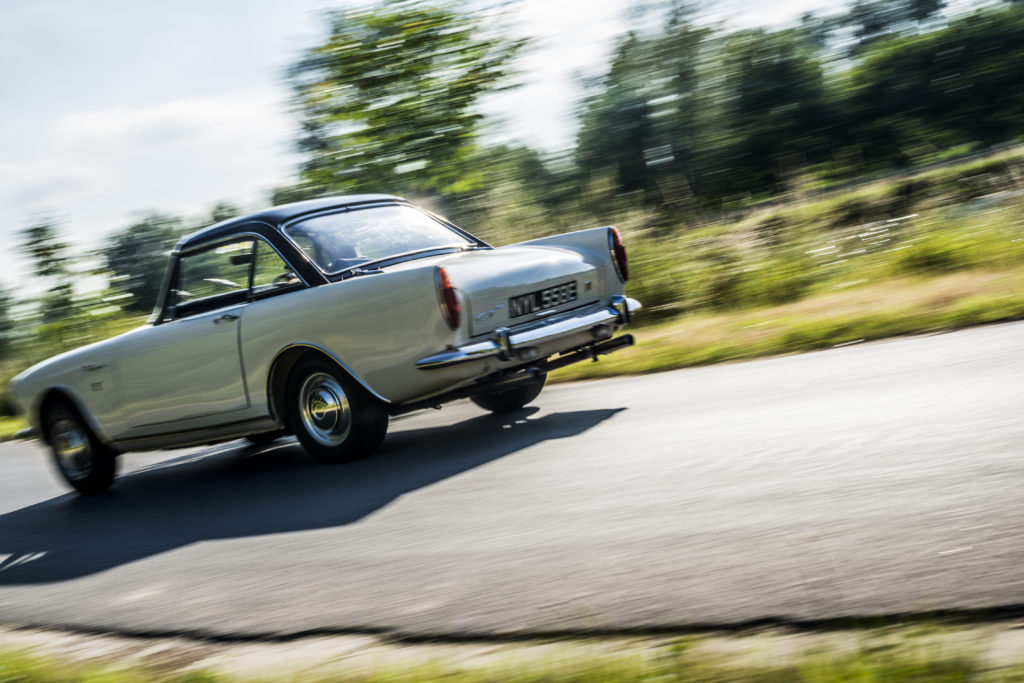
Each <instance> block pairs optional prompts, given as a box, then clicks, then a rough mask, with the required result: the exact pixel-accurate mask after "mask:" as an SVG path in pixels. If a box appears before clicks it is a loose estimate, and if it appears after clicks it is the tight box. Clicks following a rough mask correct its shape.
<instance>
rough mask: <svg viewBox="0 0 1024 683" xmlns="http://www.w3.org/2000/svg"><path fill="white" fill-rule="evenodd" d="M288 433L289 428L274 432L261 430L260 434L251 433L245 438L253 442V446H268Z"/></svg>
mask: <svg viewBox="0 0 1024 683" xmlns="http://www.w3.org/2000/svg"><path fill="white" fill-rule="evenodd" d="M286 434H288V430H287V429H277V430H275V431H273V432H260V433H259V434H249V435H248V436H246V437H245V440H246V441H248V442H249V443H251V444H252V445H253V446H266V445H268V444H271V443H273V442H275V441H277V440H278V439H280V438H281V437H282V436H285V435H286Z"/></svg>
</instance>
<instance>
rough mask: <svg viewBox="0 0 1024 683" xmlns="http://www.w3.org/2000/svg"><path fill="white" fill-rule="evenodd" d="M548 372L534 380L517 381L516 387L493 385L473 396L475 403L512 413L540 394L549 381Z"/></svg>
mask: <svg viewBox="0 0 1024 683" xmlns="http://www.w3.org/2000/svg"><path fill="white" fill-rule="evenodd" d="M547 378H548V375H547V373H546V372H545V373H542V374H540V375H538V376H537V377H536V378H534V379H532V380H527V381H523V382H521V383H517V384H516V385H515V386H514V387H509V388H506V389H501V388H498V387H492V388H490V389H485V390H483V391H481V392H480V393H479V394H476V395H475V396H473V397H472V401H473V403H475V404H477V405H478V406H480V407H481V408H483V409H484V410H489V411H491V412H492V413H510V412H512V411H513V410H519V409H520V408H522V407H523V406H525V405H526V404H527V403H529V402H530V401H532V400H533V399H535V398H537V397H538V396H540V392H541V390H542V389H543V388H544V382H546V381H547Z"/></svg>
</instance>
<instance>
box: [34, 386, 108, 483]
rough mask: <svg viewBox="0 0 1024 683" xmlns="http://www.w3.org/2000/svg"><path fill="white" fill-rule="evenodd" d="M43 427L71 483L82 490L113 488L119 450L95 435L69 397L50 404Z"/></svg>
mask: <svg viewBox="0 0 1024 683" xmlns="http://www.w3.org/2000/svg"><path fill="white" fill-rule="evenodd" d="M43 429H44V430H45V431H46V440H47V441H48V442H49V444H50V450H51V452H52V454H53V462H54V465H56V467H57V471H58V472H60V474H61V476H63V477H64V479H65V480H66V481H67V482H68V483H69V484H71V486H72V487H74V488H75V489H76V490H77V491H79V492H81V493H100V492H101V491H105V490H107V489H108V488H110V485H111V484H112V483H114V477H115V476H116V475H117V452H116V451H114V450H113V449H111V448H110V447H108V446H106V445H105V444H103V442H101V441H100V440H99V439H97V438H96V435H95V434H93V432H92V430H91V429H90V428H89V425H88V424H86V422H85V420H84V419H83V418H82V416H81V414H80V413H79V412H78V409H77V408H75V406H74V405H73V404H72V403H71V402H70V401H68V400H67V399H58V400H55V401H53V402H52V403H51V404H50V406H49V408H48V409H47V411H46V413H45V415H44V416H43Z"/></svg>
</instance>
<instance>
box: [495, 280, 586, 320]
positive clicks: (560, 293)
mask: <svg viewBox="0 0 1024 683" xmlns="http://www.w3.org/2000/svg"><path fill="white" fill-rule="evenodd" d="M576 298H577V294H576V281H575V280H573V281H572V282H566V283H564V284H561V285H555V286H554V287H548V288H547V289H538V290H537V291H536V292H530V293H529V294H520V295H519V296H514V297H512V298H511V299H509V300H508V313H509V317H510V318H518V317H519V316H523V315H529V314H530V313H537V312H538V311H544V310H547V309H549V308H554V307H555V306H561V305H562V304H566V303H569V302H570V301H576Z"/></svg>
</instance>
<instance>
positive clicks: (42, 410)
mask: <svg viewBox="0 0 1024 683" xmlns="http://www.w3.org/2000/svg"><path fill="white" fill-rule="evenodd" d="M59 401H67V402H68V403H70V404H71V405H72V407H74V409H75V410H76V411H78V414H79V415H80V416H81V417H82V419H83V420H85V423H86V424H87V425H88V426H89V429H90V430H92V433H93V434H94V435H95V436H96V438H97V439H99V440H100V441H101V442H103V444H104V445H107V446H109V445H110V440H109V439H108V438H107V436H106V434H105V433H104V432H103V429H102V428H101V427H100V425H99V423H98V422H97V421H96V418H95V417H94V416H93V414H92V412H91V411H90V410H89V409H88V408H87V407H86V406H85V403H84V402H83V401H82V400H81V399H79V397H78V395H77V394H76V393H75V392H74V390H73V389H71V387H68V386H65V385H56V386H52V387H48V388H47V389H45V390H44V391H42V392H40V393H39V398H38V399H37V400H36V401H35V405H34V408H32V409H30V410H29V414H28V420H29V424H31V425H32V426H33V427H35V428H36V430H37V432H38V435H39V438H40V439H42V441H43V443H45V444H46V445H48V446H49V445H50V438H49V435H48V434H47V431H46V424H45V423H44V420H45V419H46V411H47V410H49V409H50V407H51V406H52V405H53V404H54V403H56V402H59Z"/></svg>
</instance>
